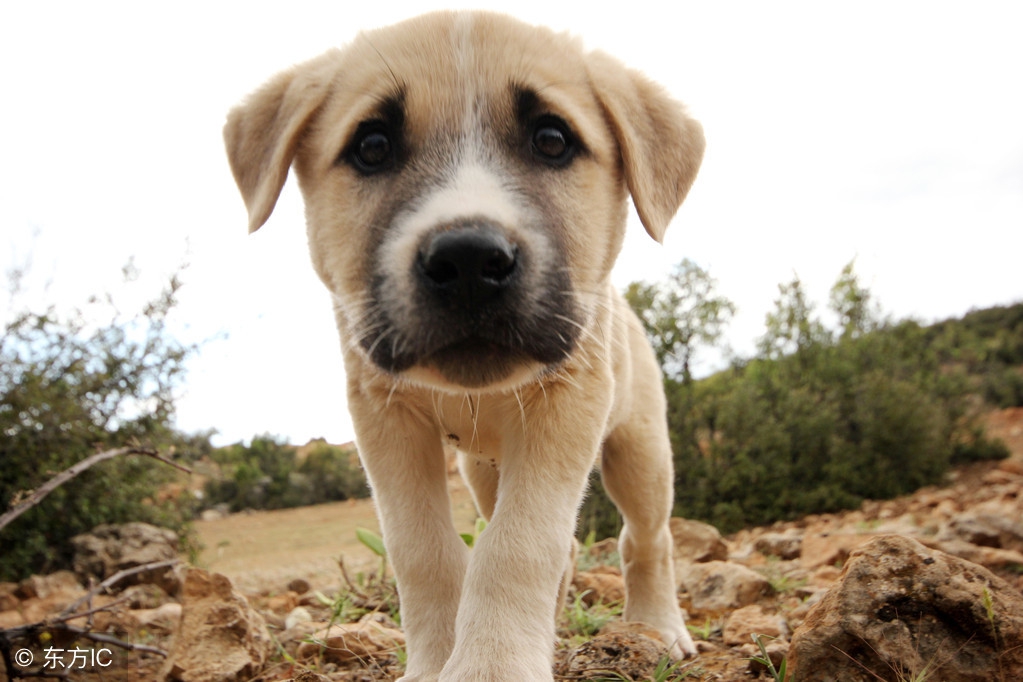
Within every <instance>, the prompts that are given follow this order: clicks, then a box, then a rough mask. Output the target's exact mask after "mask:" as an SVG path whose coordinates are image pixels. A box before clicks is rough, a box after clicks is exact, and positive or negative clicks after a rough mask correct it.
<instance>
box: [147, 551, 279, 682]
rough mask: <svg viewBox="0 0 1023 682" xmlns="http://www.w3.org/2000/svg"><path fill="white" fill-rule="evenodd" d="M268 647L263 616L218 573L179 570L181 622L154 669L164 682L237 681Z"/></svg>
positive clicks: (255, 670) (254, 668) (258, 665)
mask: <svg viewBox="0 0 1023 682" xmlns="http://www.w3.org/2000/svg"><path fill="white" fill-rule="evenodd" d="M272 651H273V641H272V640H271V638H270V633H269V632H268V631H267V628H266V622H265V621H264V620H263V617H262V616H261V615H259V613H257V612H256V610H255V609H253V608H252V607H251V606H250V605H249V603H248V601H246V599H245V597H244V596H242V595H241V594H240V593H239V592H237V591H235V589H234V588H233V587H232V586H231V581H230V580H228V579H227V578H226V577H225V576H222V575H220V574H218V573H209V572H207V571H203V570H201V569H198V568H192V569H189V570H188V572H187V573H186V574H185V580H184V586H183V588H182V599H181V622H180V625H179V626H178V630H177V633H176V635H175V637H174V644H173V646H172V647H171V651H170V654H169V655H168V656H167V661H166V662H165V663H164V665H163V668H162V669H161V671H160V678H159V679H161V680H165V681H166V682H234V681H236V680H237V681H238V682H241V681H243V680H251V679H253V678H254V677H255V676H256V675H257V674H259V671H260V670H262V668H263V665H264V663H265V662H266V659H267V656H269V655H270V653H271V652H272Z"/></svg>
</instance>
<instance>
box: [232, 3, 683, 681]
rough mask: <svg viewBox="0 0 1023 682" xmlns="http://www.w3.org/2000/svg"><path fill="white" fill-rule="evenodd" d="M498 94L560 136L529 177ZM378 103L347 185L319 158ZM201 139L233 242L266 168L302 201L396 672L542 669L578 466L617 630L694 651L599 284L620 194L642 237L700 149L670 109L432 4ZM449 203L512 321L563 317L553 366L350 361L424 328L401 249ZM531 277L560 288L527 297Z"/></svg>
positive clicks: (645, 380)
mask: <svg viewBox="0 0 1023 682" xmlns="http://www.w3.org/2000/svg"><path fill="white" fill-rule="evenodd" d="M518 86H525V87H526V88H528V89H529V90H530V91H531V92H535V93H536V94H537V96H538V97H539V98H540V100H541V105H540V106H542V107H543V111H544V112H546V113H549V114H553V115H556V116H558V117H560V118H562V119H564V120H565V121H568V122H569V123H570V125H571V127H572V130H573V131H574V132H575V133H576V134H577V136H578V137H579V138H580V139H581V140H582V141H583V143H584V145H585V153H584V154H581V155H580V156H578V157H576V158H575V159H574V160H573V162H572V163H571V165H569V166H568V167H566V168H563V169H559V170H556V171H552V170H550V169H547V168H542V167H535V166H534V165H533V164H531V162H530V160H529V158H528V155H527V156H523V154H522V153H521V150H520V149H518V148H517V147H516V144H515V143H514V140H515V139H517V138H516V137H515V135H516V134H518V133H517V130H518V128H517V126H519V125H520V124H519V122H518V118H517V117H519V118H521V116H520V115H519V114H518V113H517V112H516V110H515V103H514V99H513V96H512V95H511V94H510V93H511V91H512V90H513V89H514V88H515V87H518ZM399 93H400V97H398V96H397V95H398V94H399ZM396 100H399V101H400V103H401V107H402V110H403V114H404V122H403V125H402V131H403V135H404V140H403V147H402V148H403V150H405V151H406V152H407V156H408V158H407V159H404V158H403V162H402V164H401V165H400V166H399V167H398V169H397V170H396V171H395V172H393V173H388V174H381V175H379V176H375V177H363V176H361V175H360V174H359V173H356V172H354V171H353V169H352V168H351V167H350V164H349V165H346V164H345V163H344V162H342V161H339V153H340V152H341V150H343V149H345V148H346V145H348V144H349V141H350V140H351V138H352V136H353V134H354V132H355V130H356V128H357V127H358V126H359V124H360V122H362V121H365V120H367V119H372V118H373V117H379V116H381V115H382V114H381V112H380V109H381V107H382V106H383V104H382V103H383V102H386V101H392V102H393V101H396ZM225 140H226V143H227V148H228V156H229V159H230V162H231V167H232V170H233V172H234V174H235V178H236V180H237V182H238V186H239V189H240V190H241V192H242V195H243V197H244V199H245V203H246V206H247V208H248V210H249V216H250V229H253V230H255V229H258V228H259V227H260V226H261V225H262V224H263V223H264V222H265V221H266V220H267V218H268V217H269V215H270V213H271V211H272V210H273V205H274V203H275V201H276V199H277V196H278V195H279V193H280V190H281V187H282V186H283V184H284V182H285V179H286V176H287V172H288V169H289V167H292V168H294V170H295V172H296V175H297V177H298V180H299V183H300V186H301V189H302V192H303V196H304V198H305V202H306V216H307V225H308V234H309V243H310V250H311V253H312V258H313V264H314V267H315V268H316V271H317V272H318V274H319V275H320V277H321V279H322V280H323V282H324V283H325V285H326V286H327V287H328V289H329V290H330V292H331V294H332V296H333V299H334V303H335V313H336V317H337V324H338V329H339V331H340V334H341V339H342V347H343V353H344V359H345V368H346V373H347V381H348V394H349V406H350V409H351V413H352V419H353V423H354V424H355V428H356V432H357V442H358V446H359V452H360V456H361V457H362V460H363V463H364V466H365V468H366V471H367V473H368V475H369V478H370V481H371V483H372V486H373V492H374V497H375V499H376V503H377V506H378V509H379V514H380V521H381V526H382V528H383V532H384V538H385V542H386V544H387V547H388V550H389V553H390V556H391V558H392V562H393V566H394V570H395V573H396V576H397V579H398V586H399V591H400V593H401V599H402V625H403V627H404V628H405V630H406V634H407V637H408V666H407V671H406V674H405V677H403V678H402V679H403V680H405V681H406V682H426V681H433V680H443V681H445V682H449V681H455V680H458V681H464V682H470V681H471V682H484V681H487V680H495V681H496V680H515V681H516V682H520V681H522V680H541V681H542V680H551V679H552V677H551V656H552V644H553V642H554V636H555V635H554V622H555V616H556V614H555V610H556V608H557V605H558V591H559V585H560V584H561V580H562V576H563V574H565V572H566V570H570V568H571V567H570V566H569V558H570V556H571V549H572V545H573V540H572V535H573V530H574V527H575V522H576V513H577V509H578V505H579V504H580V501H581V499H582V496H583V493H584V489H585V485H586V479H587V476H588V473H589V471H590V470H591V468H592V467H593V466H594V464H595V463H596V461H597V458H598V455H600V454H601V453H602V457H601V462H600V463H601V467H602V475H603V476H604V480H605V484H606V487H607V490H608V492H609V493H610V495H611V497H612V498H613V499H614V501H615V502H616V504H618V506H619V508H620V509H621V510H622V513H623V515H624V518H625V530H624V531H623V533H622V537H621V545H620V547H621V551H622V556H623V568H624V572H625V580H626V587H627V593H628V598H627V602H626V607H625V617H626V618H627V619H630V620H641V621H645V622H648V623H649V624H651V625H653V626H654V627H655V628H657V629H658V630H660V632H661V633H662V635H663V637H664V638H665V640H666V641H667V642H668V643H669V644H671V646H672V649H673V652H674V653H675V654H676V655H678V656H681V655H683V654H694V653H695V649H694V648H693V644H692V641H691V639H690V638H689V635H688V634H687V632H686V628H685V625H684V624H683V621H682V618H681V615H680V613H679V609H678V605H677V598H676V595H675V579H674V575H673V564H672V558H671V534H670V532H669V530H668V517H669V514H670V511H671V506H672V468H671V452H670V447H669V442H668V434H667V428H666V423H665V403H664V398H663V394H662V391H661V380H660V376H659V371H658V368H657V365H656V361H655V359H654V356H653V353H652V351H651V349H650V347H649V345H648V343H647V341H646V339H645V337H644V333H643V330H642V328H641V326H640V324H639V322H638V320H637V319H636V318H635V316H634V315H633V314H632V313H631V311H629V309H628V306H627V305H626V304H625V302H624V300H623V299H622V298H621V296H620V295H619V294H618V293H617V292H616V291H615V290H614V288H613V287H612V286H611V284H610V280H609V274H610V269H611V266H612V264H613V262H614V260H615V257H616V256H617V254H618V251H619V249H620V248H621V243H622V239H623V233H624V226H625V212H626V197H627V195H628V194H630V193H631V195H632V198H633V201H634V203H635V205H636V208H637V211H638V213H639V215H640V217H641V219H642V221H643V224H644V226H645V227H646V229H647V231H648V232H649V233H650V235H651V236H652V237H654V238H655V239H657V240H660V239H661V238H662V237H663V234H664V231H665V228H666V227H667V224H668V222H669V221H670V220H671V218H672V216H673V215H674V213H675V211H676V210H677V208H678V206H679V204H680V203H681V202H682V200H683V198H684V197H685V194H686V192H687V191H688V189H689V187H690V185H691V184H692V181H693V179H694V178H695V175H696V171H697V168H698V167H699V164H700V159H701V156H702V152H703V137H702V132H701V130H700V127H699V125H698V124H697V123H695V122H694V121H692V120H691V119H690V118H688V117H687V116H686V115H685V113H684V110H683V109H682V107H681V105H679V104H677V103H676V102H674V101H672V100H671V99H669V98H668V97H667V96H666V95H665V94H664V93H663V91H662V90H661V89H660V88H658V87H657V86H655V85H653V84H652V83H650V82H649V81H647V80H646V79H645V78H644V77H642V76H641V75H639V74H638V73H636V72H633V71H630V70H627V69H625V68H624V67H622V66H621V65H620V64H619V63H618V62H616V61H614V60H613V59H611V58H610V57H607V56H605V55H602V54H597V53H588V54H587V53H584V52H583V51H582V50H581V48H580V46H579V44H578V42H577V41H575V40H572V39H570V38H567V37H565V36H562V35H557V34H554V33H551V32H550V31H547V30H545V29H539V28H535V27H531V26H526V25H524V24H521V23H519V22H516V21H514V20H511V19H508V18H506V17H502V16H499V15H492V14H483V13H437V14H431V15H426V16H424V17H420V18H418V19H414V20H410V21H408V22H404V23H402V24H398V25H396V26H393V27H390V28H387V29H382V30H379V31H374V32H371V33H367V34H364V35H362V36H360V37H359V38H357V39H356V40H355V41H354V42H353V43H352V44H351V45H349V46H348V47H347V48H345V49H343V50H336V51H332V52H329V53H327V54H325V55H323V56H321V57H319V58H317V59H314V60H312V61H310V62H307V63H305V64H301V65H299V66H296V67H294V68H293V69H291V70H290V71H287V72H285V73H283V74H280V75H278V76H277V77H275V78H274V79H273V80H271V81H270V82H269V83H268V84H267V85H266V86H264V87H263V88H262V89H261V90H259V91H258V92H256V93H255V94H254V95H253V96H252V97H251V98H250V99H249V100H247V101H246V102H245V103H243V104H242V105H240V106H239V107H237V108H236V109H234V110H233V111H232V112H231V113H230V115H229V118H228V123H227V126H226V128H225ZM509 141H511V142H509ZM466 205H472V206H473V208H472V209H471V211H472V215H470V216H465V217H467V218H473V219H477V218H480V217H482V218H485V219H487V220H488V221H492V222H494V223H495V224H498V225H499V226H500V228H501V229H502V231H503V233H504V234H506V235H508V239H509V240H511V241H512V243H514V244H515V245H516V247H517V248H521V250H522V252H523V253H527V254H530V256H531V259H530V261H529V262H530V268H531V269H529V270H528V271H524V273H523V275H522V276H523V278H525V279H524V281H525V282H526V283H527V284H530V286H529V287H524V291H523V292H522V294H521V296H522V307H523V309H524V310H528V311H536V314H537V315H538V316H541V315H543V314H544V311H545V307H544V306H545V305H548V303H547V301H548V299H549V298H550V296H551V295H552V294H559V295H563V297H564V299H565V301H567V302H566V303H565V305H566V308H565V309H566V310H567V311H569V312H570V314H568V313H567V314H563V315H558V316H556V319H557V321H558V322H559V324H560V323H561V320H562V318H565V319H566V320H567V322H566V323H565V325H564V330H565V331H564V333H566V334H568V333H569V332H571V334H572V335H574V340H573V342H572V344H571V348H572V350H571V352H570V354H569V355H567V356H566V357H564V358H563V359H562V360H559V361H556V362H543V361H538V360H532V359H526V358H521V359H520V360H518V361H516V362H517V364H515V365H514V366H513V367H509V368H508V369H507V371H503V372H501V373H499V375H495V377H496V378H494V379H493V380H492V381H490V380H488V382H487V383H486V385H482V386H472V387H465V386H462V385H460V384H459V383H458V381H457V380H455V379H453V378H452V373H451V372H450V371H447V372H446V371H445V369H444V367H443V366H442V365H438V364H436V363H435V362H434V361H433V360H432V359H431V357H429V356H427V357H424V358H422V359H421V360H420V361H418V362H416V363H414V364H413V365H412V366H411V367H408V368H402V369H400V370H395V371H387V370H386V369H383V368H381V367H380V366H379V362H374V360H373V359H371V357H372V353H373V350H374V349H375V344H378V343H382V342H383V341H384V340H385V337H384V336H383V335H382V333H380V332H379V331H378V328H379V326H380V325H379V324H378V323H379V320H380V319H381V317H382V316H384V313H388V314H389V315H390V317H391V318H394V319H393V322H392V325H393V326H394V327H395V328H396V331H395V334H394V338H393V339H391V338H390V337H387V340H388V343H391V344H393V346H394V348H395V351H396V352H397V351H399V350H401V349H402V348H403V345H408V346H411V347H415V346H416V344H419V343H420V341H419V339H420V337H421V336H422V335H423V334H427V335H429V334H431V333H433V329H432V328H431V326H430V323H429V322H430V321H429V319H428V318H427V319H425V320H424V319H420V318H421V317H422V315H423V314H424V313H423V312H422V311H421V310H420V309H419V308H418V307H417V306H416V305H414V302H415V301H416V300H418V299H417V298H416V296H417V289H416V286H417V284H416V280H415V277H414V275H413V274H410V273H411V272H412V270H414V268H413V267H412V266H413V264H414V260H415V257H416V256H415V253H416V249H417V244H420V243H421V240H422V239H423V238H424V235H426V236H429V234H431V230H433V231H436V230H443V229H447V228H446V227H445V226H446V225H448V224H449V221H452V220H455V221H457V220H459V219H461V217H460V216H461V214H460V213H459V211H460V210H463V209H460V208H459V207H461V206H466ZM465 210H469V209H465ZM449 213H450V214H451V215H448V214H449ZM552 250H553V251H552ZM523 269H524V270H525V266H523ZM557 276H561V277H562V278H563V279H562V280H558V279H557ZM381 278H383V280H384V281H385V282H386V284H387V286H385V287H381V286H379V282H380V281H381ZM555 281H560V282H563V283H564V284H563V288H562V289H555V290H551V289H550V286H552V285H551V284H550V283H551V282H555ZM374 282H377V284H376V285H375V284H374ZM534 283H535V286H536V290H535V291H534V290H533V288H531V287H532V286H533V284H534ZM545 283H546V284H545ZM374 286H376V288H375V289H374ZM543 286H547V287H548V289H546V290H545V289H543ZM559 286H560V285H559ZM551 319H555V318H554V317H552V318H551ZM374 325H377V326H374ZM374 334H378V335H379V338H375V337H374V336H373V335H374ZM403 334H404V335H403ZM424 343H425V342H424ZM466 361H467V362H468V363H470V364H472V363H473V362H475V360H474V359H473V358H472V357H471V356H469V357H467V358H466ZM484 364H485V363H484ZM481 371H482V370H481ZM471 376H475V375H471ZM480 376H484V375H483V374H480ZM444 442H452V443H455V444H457V445H458V448H459V450H460V455H459V458H460V468H461V469H462V471H463V474H464V475H465V478H466V480H467V481H468V483H469V485H470V487H471V488H472V490H473V495H474V499H475V500H476V502H477V506H478V507H479V509H480V512H481V514H483V515H484V516H485V517H487V518H489V519H490V525H489V526H488V528H487V529H486V531H485V532H484V533H483V534H482V535H481V537H480V538H479V540H478V542H477V545H476V547H475V548H474V549H473V550H472V552H471V553H470V551H469V550H467V549H466V547H465V545H464V543H462V541H461V539H460V538H459V536H458V534H457V533H456V532H455V529H454V526H453V524H452V520H451V512H450V506H449V499H448V493H447V480H446V467H445V457H444V451H443V443H444Z"/></svg>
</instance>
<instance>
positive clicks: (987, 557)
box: [921, 539, 1023, 569]
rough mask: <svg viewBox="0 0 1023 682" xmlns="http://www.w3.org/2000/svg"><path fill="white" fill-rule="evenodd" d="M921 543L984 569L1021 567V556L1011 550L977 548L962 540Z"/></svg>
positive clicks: (925, 540) (1022, 561) (1022, 560)
mask: <svg viewBox="0 0 1023 682" xmlns="http://www.w3.org/2000/svg"><path fill="white" fill-rule="evenodd" d="M921 542H922V543H923V544H924V545H926V546H928V547H930V548H931V549H937V550H939V551H942V552H944V553H945V554H951V555H953V556H957V557H959V558H960V559H966V560H967V561H970V562H973V563H975V564H980V565H981V566H984V567H986V568H994V569H997V568H1005V567H1007V566H1013V565H1015V566H1023V554H1021V553H1019V552H1016V551H1014V550H1011V549H997V548H995V547H978V546H977V545H974V544H970V543H969V542H964V541H962V540H948V541H946V542H938V541H936V540H927V539H921Z"/></svg>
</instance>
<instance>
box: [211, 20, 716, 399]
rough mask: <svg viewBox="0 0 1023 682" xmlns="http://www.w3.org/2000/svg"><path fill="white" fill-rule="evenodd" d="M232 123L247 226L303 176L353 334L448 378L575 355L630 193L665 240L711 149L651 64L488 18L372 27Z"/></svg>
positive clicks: (437, 380) (274, 83) (447, 384)
mask: <svg viewBox="0 0 1023 682" xmlns="http://www.w3.org/2000/svg"><path fill="white" fill-rule="evenodd" d="M224 135H225V140H226V143H227V149H228V156H229V159H230V162H231V168H232V170H233V172H234V175H235V179H236V180H237V182H238V186H239V188H240V189H241V192H242V195H243V197H244V199H245V203H246V206H247V208H248V211H249V219H250V223H249V227H250V229H251V230H256V229H258V228H259V227H260V226H261V225H262V224H263V223H264V222H265V221H266V220H267V218H268V217H269V216H270V213H271V212H272V210H273V207H274V204H275V202H276V200H277V197H278V195H279V193H280V191H281V188H282V186H283V185H284V181H285V179H286V177H287V174H288V169H289V167H293V168H294V169H295V173H296V175H297V177H298V180H299V184H300V187H301V189H302V193H303V196H304V198H305V203H306V218H307V225H308V234H309V244H310V249H311V252H312V258H313V263H314V265H315V267H316V270H317V273H318V274H319V276H320V277H321V279H322V280H323V281H324V283H325V284H326V285H327V287H328V288H329V289H330V291H331V293H332V294H333V297H334V299H335V304H336V306H337V310H338V320H339V326H340V328H341V330H342V334H343V335H344V337H345V339H346V341H347V342H348V343H351V344H352V345H353V346H354V347H356V348H357V349H359V350H358V352H360V353H362V354H363V356H364V357H365V358H366V359H368V360H369V361H370V362H372V363H373V364H375V365H376V366H378V367H379V368H381V369H383V370H385V371H387V372H390V373H393V374H395V375H400V376H403V377H406V378H408V379H411V380H414V381H419V382H423V383H426V384H429V385H432V386H435V387H440V388H450V389H464V388H474V389H482V388H487V387H493V388H507V387H509V386H514V385H516V384H518V383H521V382H523V381H526V380H529V379H531V378H534V377H535V376H537V375H538V374H540V373H542V372H544V371H546V370H548V369H549V368H551V367H555V366H557V365H558V364H559V363H561V362H562V361H564V360H565V359H566V358H567V357H568V356H569V354H571V353H572V351H573V349H574V348H575V347H576V344H577V342H578V341H579V339H580V336H581V335H582V334H585V333H587V329H588V326H589V325H590V324H591V322H592V320H593V316H594V314H595V312H596V309H597V308H598V306H599V305H600V303H601V302H602V301H603V300H604V297H605V296H606V293H605V292H606V284H607V278H608V275H609V273H610V269H611V266H612V264H613V262H614V260H615V257H616V256H617V254H618V251H619V249H620V247H621V243H622V239H623V232H624V227H625V211H626V206H627V203H626V196H627V194H629V193H631V194H632V198H633V201H634V203H635V206H636V209H637V211H638V213H639V216H640V218H641V220H642V222H643V224H644V226H645V227H646V229H647V231H648V232H649V233H650V235H651V236H652V237H654V238H655V239H657V240H660V239H661V237H662V236H663V234H664V230H665V228H666V227H667V224H668V222H669V221H670V220H671V218H672V216H673V215H674V214H675V211H676V210H677V209H678V207H679V205H680V204H681V202H682V200H683V198H684V197H685V195H686V192H687V191H688V189H689V186H690V184H691V183H692V182H693V180H694V178H695V176H696V172H697V169H698V167H699V164H700V160H701V157H702V154H703V134H702V130H701V129H700V126H699V124H697V123H696V122H695V121H693V120H691V119H690V118H688V117H687V116H686V114H685V112H684V110H683V108H682V106H681V105H680V104H678V103H676V102H674V101H672V100H671V99H669V98H668V97H667V96H666V95H665V94H664V93H663V92H662V91H661V90H660V89H659V88H658V87H657V86H655V85H653V84H652V83H650V82H649V81H647V80H646V79H645V78H643V77H642V76H641V75H639V74H637V73H635V72H633V71H629V70H627V69H625V68H624V67H622V66H621V65H620V64H619V63H617V62H616V61H614V60H613V59H611V58H609V57H606V56H604V55H602V54H599V53H589V54H587V53H584V52H583V51H582V49H581V47H580V46H579V44H578V43H577V42H576V41H574V40H572V39H570V38H568V37H566V36H563V35H559V34H554V33H552V32H550V31H547V30H545V29H540V28H536V27H531V26H527V25H525V24H522V23H519V22H517V21H515V20H512V19H509V18H507V17H503V16H500V15H493V14H480V13H438V14H430V15H426V16H423V17H420V18H417V19H413V20H410V21H407V22H404V23H401V24H398V25H395V26H392V27H389V28H385V29H381V30H377V31H373V32H370V33H366V34H363V35H361V36H359V37H358V38H357V39H356V40H355V41H354V43H352V44H351V45H349V46H348V47H347V48H345V49H343V50H335V51H331V52H328V53H327V54H325V55H322V56H321V57H319V58H317V59H314V60H312V61H310V62H307V63H305V64H301V65H299V66H297V67H295V68H293V69H291V70H290V71H287V72H284V73H282V74H279V75H278V76H277V77H275V78H274V79H273V80H271V81H270V82H269V83H267V84H266V85H265V86H264V87H263V88H262V89H260V90H259V91H257V92H256V93H255V94H254V95H253V96H252V97H251V98H249V99H248V100H247V101H246V102H245V103H243V104H242V105H240V106H238V107H237V108H235V109H234V110H233V111H232V112H231V113H230V115H229V117H228V122H227V126H226V127H225V130H224Z"/></svg>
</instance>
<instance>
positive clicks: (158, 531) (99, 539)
mask: <svg viewBox="0 0 1023 682" xmlns="http://www.w3.org/2000/svg"><path fill="white" fill-rule="evenodd" d="M71 544H72V545H73V546H74V548H75V557H74V569H75V573H76V574H78V577H79V578H80V579H81V580H82V582H84V583H87V582H88V581H89V579H90V578H91V579H93V580H96V581H103V580H105V579H107V578H109V577H110V576H112V575H113V574H115V573H117V572H118V571H123V570H124V569H127V568H135V567H136V566H142V565H144V564H149V563H153V562H157V561H167V560H169V559H175V558H177V556H178V536H177V535H176V534H175V533H174V531H171V530H168V529H166V528H158V527H156V526H151V525H149V524H148V523H123V524H119V525H114V524H104V525H101V526H96V528H94V529H93V530H92V532H91V533H83V534H81V535H76V536H75V537H73V538H71ZM168 575H173V571H172V570H171V569H169V568H165V569H161V570H160V571H158V572H154V573H140V574H138V575H133V576H130V577H128V578H126V579H125V580H123V581H121V583H119V585H117V586H115V587H124V586H126V585H138V584H142V583H157V584H160V585H161V587H163V588H164V590H165V591H166V592H167V593H168V594H173V593H174V592H176V591H177V590H176V586H175V585H169V584H164V581H165V578H166V577H167V576H168Z"/></svg>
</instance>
